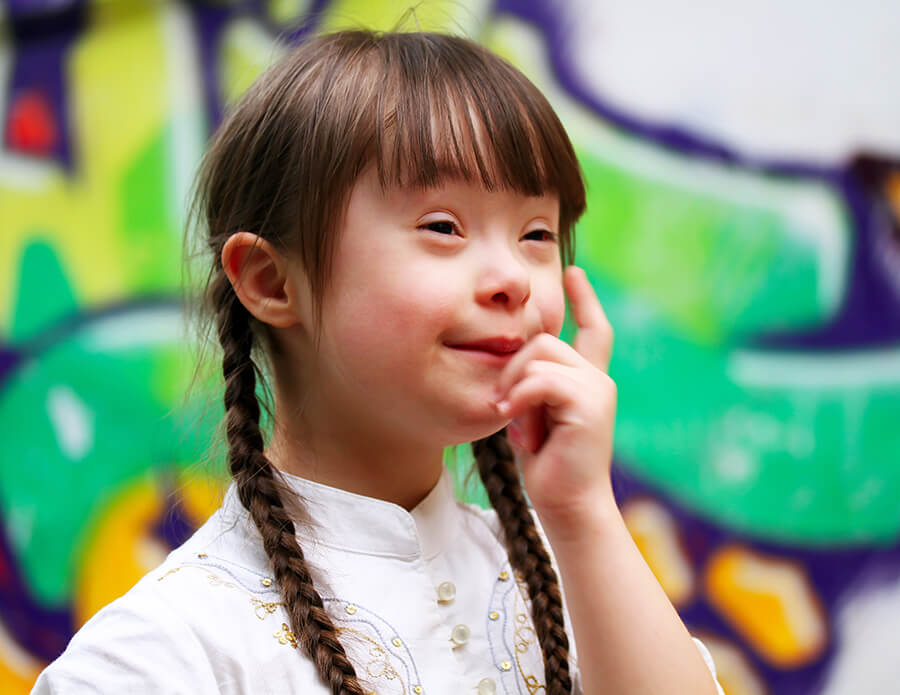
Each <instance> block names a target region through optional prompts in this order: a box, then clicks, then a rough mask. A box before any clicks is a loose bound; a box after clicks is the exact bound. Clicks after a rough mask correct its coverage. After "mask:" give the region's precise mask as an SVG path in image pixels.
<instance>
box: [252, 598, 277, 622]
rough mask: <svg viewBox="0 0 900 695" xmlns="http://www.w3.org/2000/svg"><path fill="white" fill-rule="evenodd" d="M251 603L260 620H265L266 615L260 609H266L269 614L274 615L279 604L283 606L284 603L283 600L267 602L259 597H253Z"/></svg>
mask: <svg viewBox="0 0 900 695" xmlns="http://www.w3.org/2000/svg"><path fill="white" fill-rule="evenodd" d="M250 605H251V606H253V607H254V610H253V612H254V613H256V617H257V618H259V619H260V620H265V619H266V616H265V615H263V614H262V613H261V612H260V611H265V612H266V613H268V614H269V615H272V613H274V612H275V611H277V610H278V606H283V605H284V604H283V603H282V602H281V601H271V602H267V601H260V600H259V599H258V598H251V599H250Z"/></svg>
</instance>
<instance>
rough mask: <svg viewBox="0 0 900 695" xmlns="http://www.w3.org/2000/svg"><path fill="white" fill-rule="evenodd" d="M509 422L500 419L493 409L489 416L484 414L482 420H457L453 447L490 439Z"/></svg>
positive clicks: (468, 418) (472, 418)
mask: <svg viewBox="0 0 900 695" xmlns="http://www.w3.org/2000/svg"><path fill="white" fill-rule="evenodd" d="M507 422H508V421H507V420H506V419H505V418H502V417H500V416H499V415H498V414H497V413H496V411H494V409H493V408H491V412H490V413H489V414H484V413H482V416H481V417H480V418H476V417H471V418H470V417H467V418H461V419H459V420H457V421H456V422H455V423H454V424H455V427H454V428H453V429H454V431H453V436H452V439H453V441H452V442H450V444H451V445H455V444H468V443H469V442H474V441H476V440H478V439H484V438H485V437H490V436H491V435H492V434H494V433H495V432H499V431H500V430H502V429H503V428H504V427H506V425H507Z"/></svg>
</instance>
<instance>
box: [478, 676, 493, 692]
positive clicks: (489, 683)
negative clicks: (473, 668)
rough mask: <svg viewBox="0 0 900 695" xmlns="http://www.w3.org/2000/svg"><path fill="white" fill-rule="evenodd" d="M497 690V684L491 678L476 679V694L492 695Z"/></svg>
mask: <svg viewBox="0 0 900 695" xmlns="http://www.w3.org/2000/svg"><path fill="white" fill-rule="evenodd" d="M496 692H497V684H496V683H495V682H494V679H493V678H482V679H481V680H480V681H478V695H494V693H496Z"/></svg>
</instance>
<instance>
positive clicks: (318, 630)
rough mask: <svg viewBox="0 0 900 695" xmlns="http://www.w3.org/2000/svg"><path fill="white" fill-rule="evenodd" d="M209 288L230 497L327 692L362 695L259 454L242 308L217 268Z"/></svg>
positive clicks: (248, 329)
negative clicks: (257, 541)
mask: <svg viewBox="0 0 900 695" xmlns="http://www.w3.org/2000/svg"><path fill="white" fill-rule="evenodd" d="M212 294H213V300H214V302H215V306H217V307H218V308H219V309H218V315H217V321H218V333H219V341H220V342H221V344H222V349H223V351H224V358H223V360H222V372H223V375H224V377H225V414H226V415H225V417H226V422H227V431H228V445H229V452H228V464H229V468H230V469H231V475H232V477H233V478H234V481H235V484H236V485H237V493H238V497H239V498H240V500H241V503H242V504H243V505H244V507H246V508H247V511H248V512H249V513H250V517H251V518H252V519H253V522H254V523H255V524H256V528H257V529H259V532H260V534H261V535H262V539H263V546H264V547H265V550H266V555H268V556H269V560H270V561H271V562H272V566H273V570H274V575H275V580H276V581H277V582H278V585H279V586H280V587H281V597H282V601H283V602H284V606H285V610H286V611H287V614H288V617H289V619H290V623H291V629H292V630H293V632H294V634H295V635H296V636H297V641H298V643H299V644H300V646H301V648H302V649H303V651H304V652H306V654H308V655H309V656H310V657H311V658H312V660H313V662H314V663H315V666H316V670H317V671H318V673H319V676H320V677H321V679H322V681H323V682H324V683H325V684H326V685H328V687H329V688H330V689H331V692H332V695H363V692H364V691H363V689H362V686H361V685H360V684H359V681H358V680H357V678H356V672H355V670H354V669H353V665H352V664H351V663H350V660H349V659H348V658H347V653H346V652H345V651H344V648H343V646H342V645H341V643H340V641H339V640H338V631H337V628H335V626H334V624H333V623H332V622H331V618H330V617H329V616H328V613H327V612H326V611H325V609H324V607H323V605H322V598H321V597H320V596H319V594H318V592H317V591H316V589H315V587H314V586H313V581H312V577H311V575H310V573H309V569H308V568H307V566H306V560H305V559H304V556H303V551H302V550H301V548H300V546H299V544H298V543H297V538H296V535H295V529H294V522H293V521H292V520H291V518H290V516H289V515H288V513H287V511H286V510H285V507H284V504H283V502H282V499H281V495H280V493H279V489H278V485H277V482H276V480H275V475H274V470H273V466H272V464H271V463H270V462H269V460H268V459H267V458H266V456H265V454H264V453H263V436H262V430H261V429H260V426H259V418H260V405H259V400H258V399H257V397H256V377H257V367H256V365H255V364H254V362H253V359H252V357H251V350H252V348H253V331H252V326H251V325H250V313H249V312H248V311H247V309H246V308H245V307H244V306H243V304H241V303H240V301H238V299H237V296H236V295H235V294H234V291H233V289H232V286H231V283H230V282H229V281H228V278H227V277H226V276H225V274H224V273H222V274H221V275H220V277H218V278H217V279H216V281H215V285H214V287H213V288H212Z"/></svg>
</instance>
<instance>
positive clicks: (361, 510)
mask: <svg viewBox="0 0 900 695" xmlns="http://www.w3.org/2000/svg"><path fill="white" fill-rule="evenodd" d="M281 476H282V478H283V479H284V481H285V483H286V484H287V486H288V487H289V488H290V489H291V490H293V492H294V493H295V494H297V495H299V496H300V498H301V499H302V500H303V502H304V503H305V505H306V509H307V512H308V515H309V521H307V522H305V523H304V522H300V523H298V524H297V535H298V536H299V537H300V538H301V540H305V541H312V542H314V543H320V544H322V545H326V546H328V547H331V548H335V549H338V550H345V551H348V552H353V553H360V554H367V555H379V556H389V557H398V558H403V559H409V560H412V559H415V558H417V557H423V556H424V558H425V559H429V560H430V559H432V558H433V557H435V556H436V555H438V554H439V553H440V552H441V550H442V549H443V548H445V547H447V544H448V543H449V542H450V541H451V540H452V538H453V537H454V535H455V534H456V533H457V532H458V526H459V523H460V518H459V516H458V514H459V508H458V506H457V501H456V496H455V494H454V492H453V480H452V478H451V476H450V473H449V472H448V471H447V469H446V468H444V469H443V470H442V472H441V476H440V478H439V479H438V482H437V484H436V485H435V486H434V487H433V488H432V489H431V490H430V491H429V493H428V494H427V495H426V496H425V498H424V499H423V500H422V501H421V502H419V504H417V505H416V506H415V507H414V508H413V509H412V510H411V511H406V509H404V508H403V507H401V506H400V505H398V504H394V503H393V502H387V501H385V500H380V499H376V498H374V497H366V496H365V495H358V494H356V493H353V492H348V491H346V490H341V489H340V488H336V487H330V486H328V485H323V484H322V483H316V482H313V481H311V480H306V479H305V478H300V477H298V476H296V475H292V474H290V473H284V472H282V473H281ZM234 505H236V508H237V510H238V511H239V513H240V512H242V513H244V514H246V510H244V509H243V506H242V505H241V502H240V500H239V499H238V498H237V491H236V489H235V487H234V484H233V483H232V485H231V486H230V487H229V490H228V493H227V495H226V504H225V506H226V507H234Z"/></svg>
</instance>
